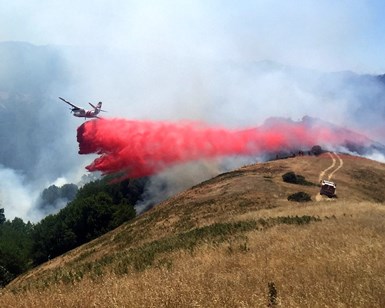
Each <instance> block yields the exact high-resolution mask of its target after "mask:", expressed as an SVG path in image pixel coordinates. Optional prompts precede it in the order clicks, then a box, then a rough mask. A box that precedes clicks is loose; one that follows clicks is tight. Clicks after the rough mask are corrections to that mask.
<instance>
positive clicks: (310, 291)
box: [0, 157, 385, 307]
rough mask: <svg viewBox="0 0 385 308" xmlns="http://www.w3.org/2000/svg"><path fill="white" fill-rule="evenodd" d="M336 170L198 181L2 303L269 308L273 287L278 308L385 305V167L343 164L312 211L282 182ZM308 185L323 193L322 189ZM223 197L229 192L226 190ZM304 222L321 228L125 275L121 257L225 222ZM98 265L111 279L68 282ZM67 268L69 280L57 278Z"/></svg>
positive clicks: (297, 228) (220, 247) (226, 244)
mask: <svg viewBox="0 0 385 308" xmlns="http://www.w3.org/2000/svg"><path fill="white" fill-rule="evenodd" d="M328 165H330V160H327V157H324V158H322V157H320V158H315V157H312V158H306V159H302V160H301V159H300V158H296V159H293V160H283V161H278V162H271V163H267V164H261V165H255V166H248V167H245V168H243V169H241V172H239V173H235V174H233V175H234V176H231V174H228V175H224V176H222V177H219V178H216V179H213V180H210V181H208V182H206V183H204V184H202V185H198V186H197V187H195V188H193V189H192V190H189V191H186V192H184V193H182V194H180V195H179V196H177V197H175V198H172V199H171V200H170V201H168V202H165V203H164V204H163V205H161V206H160V207H158V208H156V209H154V210H153V211H150V212H148V213H146V214H145V215H143V216H142V217H140V218H138V219H136V220H135V221H134V222H133V223H131V224H127V225H125V226H122V227H121V228H118V229H117V230H114V231H113V232H111V233H109V234H107V235H105V236H103V237H102V238H100V239H98V240H96V241H94V242H91V243H89V244H87V245H85V246H84V247H81V248H78V249H76V250H74V251H72V252H70V253H68V254H67V255H65V256H63V257H62V258H58V259H56V260H53V261H51V263H50V264H45V265H43V266H41V267H40V268H37V269H36V270H35V271H32V272H31V273H29V274H27V275H25V276H23V277H20V278H19V279H17V280H15V281H14V282H12V283H11V284H10V285H9V286H8V287H7V288H6V289H3V290H2V291H1V292H2V293H1V295H0V303H1V307H266V306H267V304H268V301H269V299H271V297H269V292H268V291H269V289H268V283H269V282H273V283H274V285H275V287H276V290H277V292H278V297H277V306H282V307H385V262H384V260H385V225H384V221H385V206H384V204H383V203H381V202H377V203H376V202H375V201H376V198H379V199H381V198H383V195H382V194H383V193H382V194H381V193H378V189H379V188H380V187H381V185H382V184H381V183H377V182H378V177H379V176H383V175H385V167H384V165H382V164H377V163H375V162H371V161H367V160H362V159H353V158H352V159H350V157H344V167H343V168H341V170H339V171H338V172H337V173H336V174H335V175H334V177H335V181H337V180H338V183H339V184H341V183H342V185H339V186H341V188H340V187H339V190H338V195H339V198H338V199H334V200H332V201H330V200H328V199H322V200H321V201H319V202H309V203H305V204H297V203H293V202H288V201H287V200H286V197H287V195H288V194H289V193H292V192H295V191H298V186H296V185H292V184H287V183H283V182H282V179H281V176H282V174H283V173H285V172H287V171H289V170H293V171H295V172H296V173H299V174H302V175H304V176H305V177H306V179H307V180H309V181H317V180H318V175H319V173H320V170H324V169H325V168H327V167H328ZM315 166H318V167H317V168H315ZM315 169H316V170H315ZM367 169H368V170H371V171H367ZM357 172H358V173H361V174H363V173H364V172H369V173H370V174H372V175H373V174H375V175H376V176H378V177H376V176H372V177H371V178H370V179H367V180H366V182H365V185H367V186H368V187H369V186H371V179H374V180H373V181H374V182H373V185H374V187H376V189H373V193H374V194H377V193H378V194H377V196H374V195H370V189H366V188H361V187H362V182H363V180H364V179H363V178H355V177H354V176H353V175H354V174H358V173H357ZM347 185H350V186H349V187H347ZM373 185H372V186H373ZM382 187H383V186H382ZM302 188H303V190H304V191H308V192H309V193H310V194H312V195H313V194H316V193H317V189H318V188H317V187H314V186H313V187H301V190H302ZM359 189H362V190H359ZM223 192H225V193H226V196H225V197H223V196H221V195H219V194H220V193H223ZM232 194H237V196H238V197H237V198H238V199H237V198H232ZM216 196H217V197H216ZM226 198H227V200H229V201H227V202H226ZM239 199H242V200H239ZM245 200H246V201H247V200H249V201H250V202H251V201H253V202H251V203H247V202H246V201H245ZM266 200H267V201H266ZM313 200H315V199H313ZM365 200H369V201H365ZM239 201H242V202H244V203H242V202H239ZM205 202H206V203H205ZM295 215H298V216H299V217H302V216H305V215H306V216H311V217H318V218H320V219H321V221H318V222H315V221H314V222H311V223H309V224H303V225H291V224H290V225H287V224H282V223H278V224H274V225H271V226H269V227H263V228H261V227H260V226H258V225H257V227H256V228H254V229H251V230H249V229H248V230H246V231H242V232H238V233H236V234H233V235H229V236H227V237H226V238H224V239H222V240H218V238H217V237H206V238H203V240H202V241H201V242H199V243H197V245H196V246H194V247H193V248H192V249H184V248H183V247H182V248H181V247H176V248H175V249H171V250H170V251H159V252H158V253H157V254H156V255H155V257H154V262H153V263H151V264H150V265H149V266H146V267H144V268H143V269H139V270H138V269H135V268H134V267H132V266H128V267H127V270H126V272H124V273H121V272H117V271H116V265H117V264H119V262H121V259H119V258H118V257H117V256H119V257H121V256H124V254H125V253H126V254H128V253H129V250H128V248H132V249H139V248H140V247H143V246H145V245H148V243H151V242H152V241H155V242H156V241H162V239H164V238H170V237H172V236H174V235H178V234H181V233H182V232H188V231H189V230H194V229H195V228H197V227H202V226H209V225H210V224H215V223H218V222H231V221H233V222H239V221H246V222H247V221H256V222H257V221H258V220H259V219H262V218H263V219H270V218H274V217H287V216H295ZM187 234H188V233H187ZM135 247H136V248H135ZM119 253H121V255H119ZM131 253H134V250H132V251H131ZM113 254H115V259H113V258H112V257H111V260H110V259H108V260H109V261H108V262H110V263H108V262H107V261H105V262H106V263H105V264H104V265H103V264H102V263H101V261H100V260H102V259H101V258H102V257H103V256H104V257H106V256H112V255H113ZM104 260H107V259H104ZM87 262H88V263H90V264H101V268H100V275H98V272H95V268H93V269H92V270H90V272H89V273H87V272H85V273H84V275H83V274H82V277H83V278H82V279H80V278H79V279H77V278H73V277H71V279H68V277H67V276H65V274H68V273H69V272H71V273H75V272H76V270H77V269H79V268H82V269H83V270H84V265H85V264H87ZM98 262H99V263H98ZM82 266H83V267H82ZM58 273H61V274H63V273H64V274H63V275H64V276H63V277H64V278H66V277H67V279H58V280H56V281H52V280H49V278H50V277H51V278H52V276H53V275H57V274H58ZM45 281H46V283H44V282H45ZM15 290H19V291H17V292H15Z"/></svg>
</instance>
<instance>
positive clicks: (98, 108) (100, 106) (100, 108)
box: [88, 102, 107, 112]
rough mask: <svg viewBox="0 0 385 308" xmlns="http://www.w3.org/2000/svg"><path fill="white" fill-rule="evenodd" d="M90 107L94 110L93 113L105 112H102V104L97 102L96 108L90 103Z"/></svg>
mask: <svg viewBox="0 0 385 308" xmlns="http://www.w3.org/2000/svg"><path fill="white" fill-rule="evenodd" d="M88 104H90V105H91V107H92V108H94V109H95V111H97V112H99V111H103V112H107V111H105V110H102V102H99V103H98V104H97V105H96V106H94V105H93V104H91V103H88Z"/></svg>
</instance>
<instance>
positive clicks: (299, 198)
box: [287, 191, 311, 202]
mask: <svg viewBox="0 0 385 308" xmlns="http://www.w3.org/2000/svg"><path fill="white" fill-rule="evenodd" d="M287 200H289V201H296V202H308V201H311V197H310V195H309V194H307V193H305V192H303V191H300V192H297V193H294V194H291V195H290V196H289V197H287Z"/></svg>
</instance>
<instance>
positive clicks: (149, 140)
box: [77, 119, 346, 178]
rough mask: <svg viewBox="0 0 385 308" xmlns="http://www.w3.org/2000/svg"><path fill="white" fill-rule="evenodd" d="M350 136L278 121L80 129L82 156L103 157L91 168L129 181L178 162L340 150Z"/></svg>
mask: <svg viewBox="0 0 385 308" xmlns="http://www.w3.org/2000/svg"><path fill="white" fill-rule="evenodd" d="M344 138H346V136H343V134H342V135H341V134H335V133H334V132H333V131H332V129H330V128H327V127H321V128H320V127H307V126H306V125H305V124H304V123H303V122H287V121H276V122H272V123H270V124H269V125H264V126H261V127H256V128H250V129H244V130H228V129H225V128H221V127H209V126H207V125H204V124H201V123H194V122H177V123H170V122H154V121H134V120H125V119H99V120H92V121H88V122H85V123H84V124H83V125H81V126H80V127H79V128H78V132H77V140H78V142H79V154H91V153H96V154H98V155H99V157H98V158H96V159H95V160H94V161H93V162H92V163H91V164H90V165H89V166H87V167H86V168H87V169H88V170H89V171H102V172H103V173H104V174H110V173H115V172H123V173H124V174H125V176H127V177H131V178H133V177H141V176H147V175H151V174H154V173H156V172H159V171H161V170H162V169H164V168H166V167H168V166H171V165H175V164H178V163H183V162H188V161H193V160H198V159H203V158H214V157H221V156H230V155H259V154H263V153H267V152H274V151H280V150H283V149H295V148H297V149H298V148H301V147H302V148H304V147H306V148H309V147H311V146H313V145H315V144H329V145H336V144H340V143H341V142H343V141H344Z"/></svg>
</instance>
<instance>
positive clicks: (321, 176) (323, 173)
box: [315, 152, 344, 201]
mask: <svg viewBox="0 0 385 308" xmlns="http://www.w3.org/2000/svg"><path fill="white" fill-rule="evenodd" d="M327 154H328V155H329V156H330V158H331V160H332V163H331V165H330V166H329V167H327V168H326V169H324V170H322V171H321V172H320V174H319V176H318V181H319V182H321V181H322V180H323V179H324V178H325V177H326V176H327V179H328V180H329V181H331V180H332V178H333V176H334V174H335V173H336V172H337V171H338V170H340V169H341V168H342V167H343V165H344V161H343V159H342V158H341V157H340V156H339V155H338V154H337V153H335V152H328V153H327ZM333 155H334V156H333ZM337 159H338V166H337V167H336V163H337ZM328 172H330V173H329V175H327V173H328ZM315 199H316V201H320V200H322V199H323V198H322V196H321V195H320V194H319V193H318V194H317V195H316V197H315Z"/></svg>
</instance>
